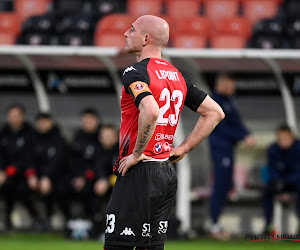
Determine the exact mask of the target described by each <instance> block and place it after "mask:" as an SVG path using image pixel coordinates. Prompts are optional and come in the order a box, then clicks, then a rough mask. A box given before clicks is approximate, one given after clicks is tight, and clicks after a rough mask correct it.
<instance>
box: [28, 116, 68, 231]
mask: <svg viewBox="0 0 300 250" xmlns="http://www.w3.org/2000/svg"><path fill="white" fill-rule="evenodd" d="M33 163H34V166H35V169H36V172H37V175H38V178H39V182H38V183H39V185H38V191H39V194H40V196H41V197H42V201H43V203H44V204H45V205H46V216H47V217H46V220H44V223H43V229H44V230H50V229H51V223H50V218H51V215H52V214H53V205H54V202H55V201H57V202H58V204H59V206H60V208H61V210H62V212H63V214H64V216H65V217H68V202H67V199H66V195H67V194H66V193H67V185H66V183H67V176H66V173H67V166H68V149H67V144H66V142H65V140H64V138H63V137H62V135H61V133H60V131H59V128H58V126H57V125H56V124H55V122H54V120H53V118H52V116H51V115H50V114H48V113H39V114H38V115H37V116H36V133H35V136H34V144H33ZM66 219H67V218H66Z"/></svg>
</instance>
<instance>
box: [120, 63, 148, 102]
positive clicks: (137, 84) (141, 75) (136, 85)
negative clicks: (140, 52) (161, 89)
mask: <svg viewBox="0 0 300 250" xmlns="http://www.w3.org/2000/svg"><path fill="white" fill-rule="evenodd" d="M122 82H123V85H124V88H125V92H126V93H128V94H131V96H132V97H133V99H134V102H135V105H136V107H138V106H139V104H140V102H141V100H142V99H143V98H144V97H146V96H148V95H152V93H151V90H150V88H149V85H150V78H149V75H148V73H147V69H144V68H142V67H141V66H139V65H133V66H130V67H128V68H127V69H125V71H124V72H123V74H122Z"/></svg>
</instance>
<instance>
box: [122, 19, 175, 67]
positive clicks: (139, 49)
mask: <svg viewBox="0 0 300 250" xmlns="http://www.w3.org/2000/svg"><path fill="white" fill-rule="evenodd" d="M124 36H125V40H126V41H125V50H126V51H127V52H129V53H131V54H133V55H136V56H137V60H138V61H139V60H141V59H143V58H146V57H156V58H160V57H161V49H162V47H164V46H165V45H166V44H167V43H168V41H169V24H168V23H167V22H166V21H165V20H164V19H162V18H160V17H157V16H151V15H145V16H141V17H139V18H138V19H137V20H136V21H135V22H134V23H133V24H132V25H131V27H130V28H129V29H128V30H127V31H126V32H125V33H124Z"/></svg>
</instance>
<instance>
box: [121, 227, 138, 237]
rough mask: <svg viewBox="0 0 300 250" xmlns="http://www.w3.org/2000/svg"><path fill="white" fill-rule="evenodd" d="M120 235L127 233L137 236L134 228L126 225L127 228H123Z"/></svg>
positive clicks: (127, 234)
mask: <svg viewBox="0 0 300 250" xmlns="http://www.w3.org/2000/svg"><path fill="white" fill-rule="evenodd" d="M120 235H126V236H130V235H133V236H135V234H134V232H133V231H132V229H131V228H130V227H125V229H124V230H123V232H122V233H120Z"/></svg>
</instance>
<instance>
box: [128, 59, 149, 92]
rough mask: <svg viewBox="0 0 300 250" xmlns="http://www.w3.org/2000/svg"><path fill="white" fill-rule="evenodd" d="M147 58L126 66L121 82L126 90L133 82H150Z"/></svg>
mask: <svg viewBox="0 0 300 250" xmlns="http://www.w3.org/2000/svg"><path fill="white" fill-rule="evenodd" d="M148 63H149V60H147V59H144V60H142V61H140V62H137V63H134V64H132V65H130V66H128V67H127V68H126V69H125V70H124V71H123V73H122V82H123V85H124V87H125V91H126V92H128V87H129V86H130V84H131V83H133V82H137V81H140V82H145V83H147V84H148V85H149V84H150V78H149V75H148V72H147V65H148Z"/></svg>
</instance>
